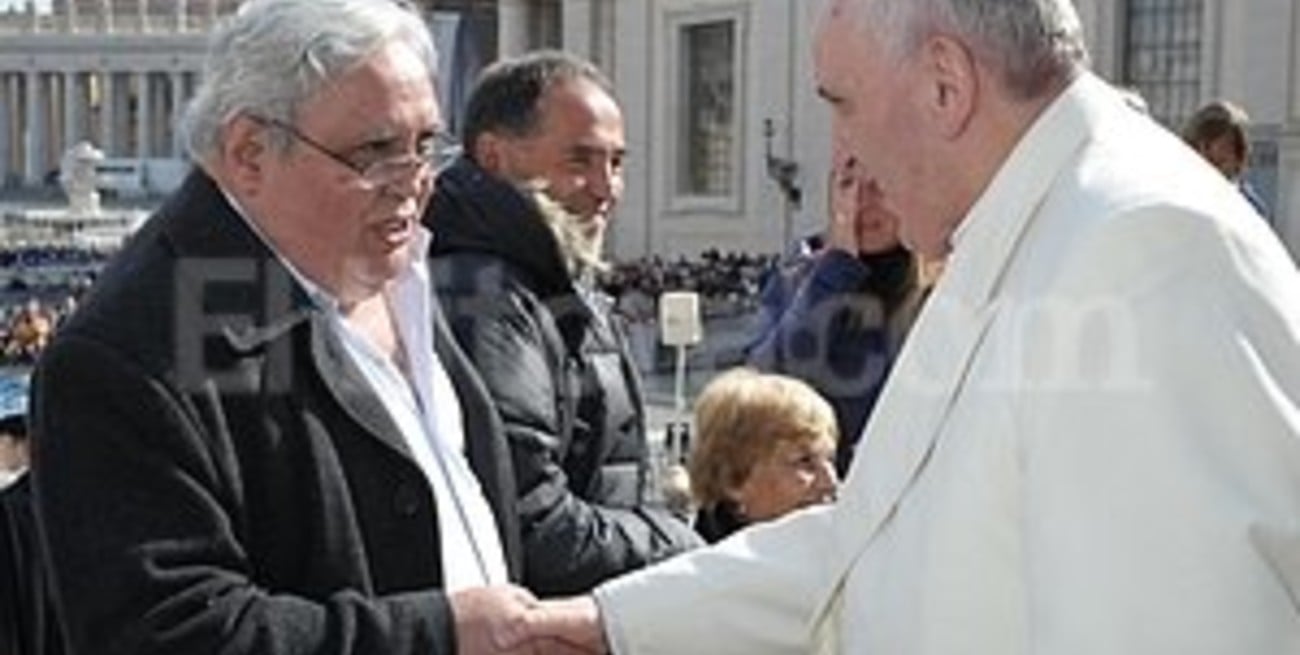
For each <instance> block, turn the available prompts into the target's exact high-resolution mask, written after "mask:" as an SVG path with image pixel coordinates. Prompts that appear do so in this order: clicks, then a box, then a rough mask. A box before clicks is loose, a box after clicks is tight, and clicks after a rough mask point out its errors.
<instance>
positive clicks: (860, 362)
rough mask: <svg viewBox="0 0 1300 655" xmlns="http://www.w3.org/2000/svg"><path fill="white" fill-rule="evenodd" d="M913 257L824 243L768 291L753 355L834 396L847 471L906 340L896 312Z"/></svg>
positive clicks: (839, 465) (841, 462)
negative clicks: (855, 251)
mask: <svg viewBox="0 0 1300 655" xmlns="http://www.w3.org/2000/svg"><path fill="white" fill-rule="evenodd" d="M912 265H913V264H912V256H911V255H910V254H909V253H908V252H907V251H905V250H903V249H902V248H897V249H894V250H891V251H889V252H885V253H880V254H875V255H866V256H857V257H855V256H853V255H851V254H849V253H846V252H844V251H842V250H837V249H825V250H822V251H821V252H818V253H815V254H812V255H805V256H803V257H801V258H800V259H799V260H797V261H796V262H794V263H793V264H787V265H785V266H782V267H781V268H780V269H777V270H775V271H773V273H772V274H771V275H770V276H769V277H768V279H767V281H766V283H765V284H764V287H763V291H762V292H761V298H760V303H761V307H760V314H759V330H758V336H757V337H756V338H755V340H754V341H753V342H752V343H751V344H750V346H749V348H748V362H749V364H750V365H751V366H753V367H755V368H758V369H761V370H765V371H772V372H776V373H783V374H785V375H789V376H792V377H795V378H799V379H801V380H803V381H805V382H807V383H808V384H809V385H811V386H812V387H813V388H814V389H816V390H817V391H818V392H819V393H821V394H822V396H823V397H825V398H826V400H828V401H829V402H830V404H831V406H832V407H833V408H834V410H835V417H836V421H837V423H838V425H839V429H840V440H839V445H838V447H837V448H836V453H835V468H836V470H837V471H839V473H840V474H841V475H844V474H845V473H846V472H847V470H848V467H849V462H850V461H851V460H852V456H853V449H854V447H855V446H856V445H857V441H858V438H859V436H860V435H861V433H862V428H863V427H864V426H865V425H866V423H867V417H868V416H870V414H871V410H872V408H873V407H875V404H876V398H877V396H879V395H880V390H881V388H882V387H883V386H884V382H885V378H886V376H887V375H888V373H889V368H890V366H891V364H892V363H893V359H894V355H895V354H896V350H897V345H898V343H899V342H900V341H901V338H900V335H897V334H894V333H893V331H892V329H891V323H893V321H891V320H890V317H891V316H892V314H893V313H894V311H895V310H896V309H897V308H898V307H899V306H900V305H901V303H902V301H903V300H904V298H905V296H906V295H907V291H908V289H909V288H910V287H911V281H912V278H913V274H912Z"/></svg>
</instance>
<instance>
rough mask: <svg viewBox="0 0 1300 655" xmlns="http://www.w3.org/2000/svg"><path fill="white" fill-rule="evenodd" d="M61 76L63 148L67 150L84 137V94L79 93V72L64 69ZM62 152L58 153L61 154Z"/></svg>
mask: <svg viewBox="0 0 1300 655" xmlns="http://www.w3.org/2000/svg"><path fill="white" fill-rule="evenodd" d="M62 77H63V148H62V150H67V149H68V148H71V147H72V146H74V145H76V144H77V142H78V141H80V140H82V139H83V138H85V133H84V132H83V129H82V123H83V122H84V121H83V120H82V119H83V117H84V116H85V111H84V96H83V95H82V93H81V85H80V84H78V82H80V78H81V74H80V73H78V72H77V71H64V72H63V74H62ZM62 154H63V153H62V152H60V153H59V155H60V156H62Z"/></svg>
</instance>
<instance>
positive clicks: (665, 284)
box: [599, 248, 777, 321]
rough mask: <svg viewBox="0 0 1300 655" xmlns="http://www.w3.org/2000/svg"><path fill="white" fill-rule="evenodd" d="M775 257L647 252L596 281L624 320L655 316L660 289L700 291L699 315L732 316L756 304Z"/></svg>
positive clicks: (715, 251)
mask: <svg viewBox="0 0 1300 655" xmlns="http://www.w3.org/2000/svg"><path fill="white" fill-rule="evenodd" d="M776 261H777V257H776V256H775V255H768V254H753V253H744V252H730V251H728V252H723V251H720V250H718V249H716V248H710V249H708V250H705V251H704V252H703V253H701V254H700V256H699V257H698V258H687V257H676V258H668V259H666V258H664V257H661V256H659V255H651V256H648V257H642V258H640V259H635V260H631V261H620V262H616V263H614V264H612V265H611V267H610V268H609V270H608V271H605V272H603V273H602V274H601V275H600V276H599V282H600V286H601V288H603V289H604V290H605V292H606V293H608V294H610V295H611V296H612V297H613V298H614V299H615V303H616V305H617V307H618V309H619V312H620V313H621V314H623V315H624V316H625V317H627V318H628V319H630V320H634V321H653V320H655V318H656V316H655V308H656V299H657V298H659V296H660V294H662V293H663V292H665V291H694V292H696V293H698V294H700V312H701V314H703V315H704V316H705V317H717V316H734V315H736V314H744V313H750V312H753V311H754V310H756V309H757V307H758V305H757V298H758V291H759V289H760V288H762V285H763V282H764V280H765V279H766V276H767V274H768V273H770V272H771V271H772V267H773V265H774V264H775V263H776Z"/></svg>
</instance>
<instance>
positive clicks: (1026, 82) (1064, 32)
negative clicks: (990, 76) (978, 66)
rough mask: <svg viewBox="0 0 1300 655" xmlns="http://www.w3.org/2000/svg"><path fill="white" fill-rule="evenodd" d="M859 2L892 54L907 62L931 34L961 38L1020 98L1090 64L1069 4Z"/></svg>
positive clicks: (1031, 0) (1053, 0) (1048, 0)
mask: <svg viewBox="0 0 1300 655" xmlns="http://www.w3.org/2000/svg"><path fill="white" fill-rule="evenodd" d="M860 1H861V2H862V4H863V5H865V12H864V18H866V19H867V20H869V22H870V23H871V25H870V27H871V29H872V30H873V33H874V34H876V35H878V36H879V38H881V39H882V41H883V42H884V45H885V48H886V50H887V51H888V52H889V53H890V54H891V55H893V56H895V57H898V58H903V57H906V56H908V55H910V54H912V53H914V52H915V50H916V48H918V47H920V45H921V44H922V43H923V42H924V40H925V39H926V38H927V37H929V36H931V35H934V34H938V33H948V34H953V35H957V36H960V37H963V38H964V39H965V40H966V41H967V42H968V44H969V45H970V46H971V47H972V48H973V49H974V50H975V54H976V56H977V57H980V58H981V59H983V60H984V61H985V63H986V64H987V65H989V66H991V67H992V68H994V70H997V71H1000V72H1001V75H1002V78H1003V83H1004V84H1005V86H1006V88H1007V90H1008V91H1010V92H1011V93H1012V94H1014V95H1016V96H1018V97H1020V98H1022V99H1030V98H1037V97H1040V96H1042V95H1043V94H1045V93H1047V92H1049V91H1050V90H1051V89H1052V88H1054V87H1055V86H1057V85H1058V84H1059V83H1060V82H1063V81H1065V80H1068V79H1070V78H1072V77H1073V76H1074V74H1075V73H1076V72H1077V71H1078V70H1079V69H1080V68H1084V67H1086V66H1087V65H1088V49H1087V46H1086V45H1085V44H1084V40H1083V28H1082V26H1081V24H1080V22H1079V15H1078V13H1077V12H1076V11H1075V9H1074V4H1073V2H1072V1H1071V0H860Z"/></svg>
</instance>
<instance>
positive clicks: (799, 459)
mask: <svg viewBox="0 0 1300 655" xmlns="http://www.w3.org/2000/svg"><path fill="white" fill-rule="evenodd" d="M695 426H696V432H697V434H698V438H697V441H696V444H695V448H694V449H693V450H692V452H691V457H690V479H691V495H692V496H693V497H694V499H695V502H696V503H697V504H698V507H699V513H698V515H697V517H696V523H695V529H696V530H697V531H698V532H699V533H700V535H701V536H703V537H704V538H705V540H707V541H709V542H714V541H718V540H720V539H722V538H724V537H726V536H727V535H729V534H731V533H732V532H734V531H736V530H738V529H740V528H742V527H744V526H746V525H748V524H750V523H754V522H759V521H766V520H769V519H774V518H777V517H779V516H781V515H783V514H785V513H787V512H790V511H792V510H795V509H799V508H801V507H806V506H808V505H814V504H817V503H825V502H830V501H832V500H834V498H835V490H836V487H837V486H838V485H839V477H838V476H837V475H836V473H835V444H836V441H837V440H838V438H839V432H838V429H837V428H836V424H835V412H834V410H832V409H831V406H830V404H829V403H827V402H826V400H825V399H823V398H822V397H821V396H819V395H818V394H817V392H816V391H814V390H813V388H812V387H810V386H808V385H807V384H806V383H804V382H801V381H799V380H797V379H795V378H791V377H787V376H784V375H777V374H772V373H760V372H758V371H755V370H753V369H749V368H737V369H732V370H730V371H727V372H725V373H723V374H721V375H719V376H718V377H716V378H714V379H713V380H712V381H711V382H710V383H709V384H708V385H707V386H706V387H705V388H704V391H703V392H702V393H701V394H700V397H699V400H697V401H696V404H695Z"/></svg>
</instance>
